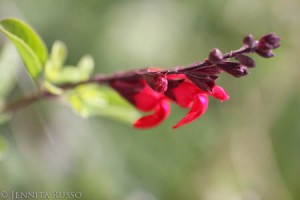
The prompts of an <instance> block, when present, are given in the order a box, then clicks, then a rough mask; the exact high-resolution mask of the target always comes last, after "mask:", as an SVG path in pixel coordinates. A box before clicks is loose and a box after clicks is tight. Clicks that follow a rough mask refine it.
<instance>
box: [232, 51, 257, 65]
mask: <svg viewBox="0 0 300 200" xmlns="http://www.w3.org/2000/svg"><path fill="white" fill-rule="evenodd" d="M235 58H236V59H237V60H238V61H239V62H240V63H241V64H242V65H245V66H246V67H249V68H252V67H255V61H254V60H253V59H252V58H250V57H249V56H246V55H243V54H240V55H236V56H235Z"/></svg>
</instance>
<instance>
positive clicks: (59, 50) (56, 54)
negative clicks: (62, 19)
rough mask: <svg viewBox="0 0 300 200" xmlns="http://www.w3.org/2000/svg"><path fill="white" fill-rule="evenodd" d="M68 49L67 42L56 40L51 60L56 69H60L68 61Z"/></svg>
mask: <svg viewBox="0 0 300 200" xmlns="http://www.w3.org/2000/svg"><path fill="white" fill-rule="evenodd" d="M67 55H68V49H67V46H66V45H65V43H63V42H61V41H55V42H54V44H53V46H52V49H51V55H50V57H51V62H52V65H53V68H54V69H60V68H61V67H62V66H63V64H64V63H65V61H66V58H67Z"/></svg>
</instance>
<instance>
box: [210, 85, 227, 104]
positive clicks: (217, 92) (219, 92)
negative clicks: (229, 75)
mask: <svg viewBox="0 0 300 200" xmlns="http://www.w3.org/2000/svg"><path fill="white" fill-rule="evenodd" d="M212 96H213V97H215V98H217V99H219V100H220V101H221V102H223V101H227V100H229V99H230V97H229V95H228V93H227V92H226V91H225V89H224V88H222V87H221V86H215V87H214V88H213V92H212Z"/></svg>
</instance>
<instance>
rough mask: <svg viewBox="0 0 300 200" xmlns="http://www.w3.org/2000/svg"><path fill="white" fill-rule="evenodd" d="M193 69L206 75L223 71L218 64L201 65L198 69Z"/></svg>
mask: <svg viewBox="0 0 300 200" xmlns="http://www.w3.org/2000/svg"><path fill="white" fill-rule="evenodd" d="M193 71H194V72H197V73H199V74H205V75H216V74H219V73H221V72H222V70H221V69H220V68H219V67H218V66H217V65H209V66H205V67H199V68H198V69H197V70H193Z"/></svg>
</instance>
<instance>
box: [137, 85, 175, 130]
mask: <svg viewBox="0 0 300 200" xmlns="http://www.w3.org/2000/svg"><path fill="white" fill-rule="evenodd" d="M134 101H135V106H136V108H138V109H139V110H141V111H150V110H154V113H153V114H150V115H147V116H143V117H141V118H140V119H138V120H137V121H136V122H135V123H134V124H133V126H134V127H135V128H140V129H146V128H151V127H154V126H156V125H158V124H160V123H161V122H162V121H163V120H164V119H166V118H167V117H168V116H169V114H170V104H169V102H168V101H167V100H166V98H165V97H164V95H163V94H162V93H157V92H155V91H153V90H152V89H151V88H150V87H149V86H148V85H145V87H144V89H143V90H141V91H140V92H139V93H137V94H136V95H134Z"/></svg>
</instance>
